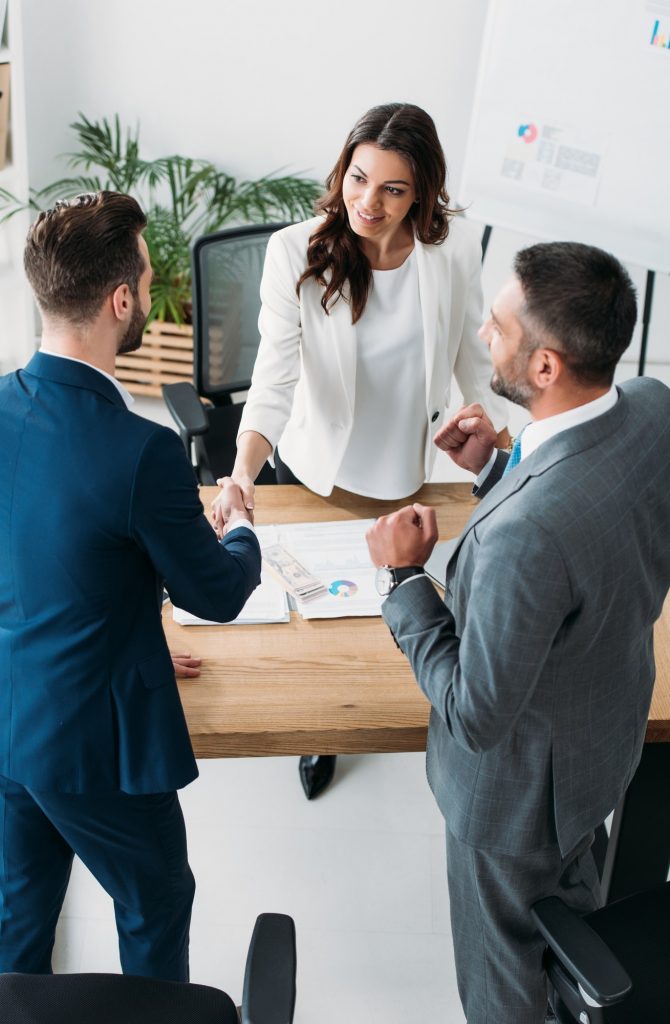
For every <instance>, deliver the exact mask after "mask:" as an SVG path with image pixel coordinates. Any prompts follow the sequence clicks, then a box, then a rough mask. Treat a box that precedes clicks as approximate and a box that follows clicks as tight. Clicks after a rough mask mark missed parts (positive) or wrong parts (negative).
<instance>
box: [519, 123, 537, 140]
mask: <svg viewBox="0 0 670 1024" xmlns="http://www.w3.org/2000/svg"><path fill="white" fill-rule="evenodd" d="M517 135H518V136H519V138H521V139H523V141H524V142H535V139H536V138H537V128H536V126H535V125H534V124H520V125H519V127H518V129H517Z"/></svg>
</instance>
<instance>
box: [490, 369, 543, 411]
mask: <svg viewBox="0 0 670 1024" xmlns="http://www.w3.org/2000/svg"><path fill="white" fill-rule="evenodd" d="M491 391H493V393H494V394H496V395H500V397H501V398H507V399H508V400H509V401H510V402H514V404H515V405H520V406H521V407H522V408H523V409H529V408H530V404H531V402H532V401H533V398H534V397H535V388H534V387H533V386H532V385H531V384H529V383H528V382H527V381H511V380H505V379H504V378H503V377H501V376H500V375H499V374H497V373H494V375H493V376H492V377H491Z"/></svg>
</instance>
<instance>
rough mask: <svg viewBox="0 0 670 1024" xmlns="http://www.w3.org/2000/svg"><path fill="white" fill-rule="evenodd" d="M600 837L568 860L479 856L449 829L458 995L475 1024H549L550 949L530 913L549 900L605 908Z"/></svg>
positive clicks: (544, 854)
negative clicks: (545, 958) (597, 852)
mask: <svg viewBox="0 0 670 1024" xmlns="http://www.w3.org/2000/svg"><path fill="white" fill-rule="evenodd" d="M592 841H593V834H591V835H589V836H586V837H585V838H584V840H583V841H582V842H581V843H579V845H578V846H577V847H575V849H574V850H573V851H571V852H570V854H569V855H568V856H567V857H565V858H562V857H561V854H560V850H559V849H558V846H551V847H547V848H545V849H542V850H538V851H535V852H533V853H530V854H525V855H523V856H509V855H506V854H502V853H497V852H495V851H490V850H479V849H475V848H473V847H472V846H466V845H465V843H462V842H460V841H459V840H458V839H455V838H454V836H452V835H451V833H450V832H449V830H448V829H447V876H448V880H449V901H450V910H451V930H452V934H453V939H454V956H455V960H456V976H457V980H458V991H459V994H460V997H461V1002H462V1004H463V1009H464V1011H465V1016H466V1018H467V1021H468V1024H543V1022H544V1018H545V1012H546V1009H547V995H546V988H545V980H544V972H543V970H542V952H543V949H544V942H543V940H542V938H541V936H540V935H539V933H538V932H537V931H536V929H535V928H534V926H533V922H532V919H531V916H530V907H531V906H532V904H533V903H535V901H536V900H539V899H542V898H543V897H544V896H559V897H560V898H561V899H562V900H564V901H565V903H567V904H568V905H569V906H571V907H574V908H575V909H577V910H580V911H584V912H586V911H589V910H593V909H595V908H596V907H597V906H599V905H600V881H599V878H598V872H597V869H596V865H595V861H594V859H593V855H592V853H591V843H592Z"/></svg>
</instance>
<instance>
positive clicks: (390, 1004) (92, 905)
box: [54, 754, 464, 1024]
mask: <svg viewBox="0 0 670 1024" xmlns="http://www.w3.org/2000/svg"><path fill="white" fill-rule="evenodd" d="M200 771H201V775H200V778H199V779H198V780H197V781H196V782H194V783H193V784H192V785H191V786H189V787H188V788H187V789H186V790H184V791H183V793H182V806H183V808H184V814H185V817H186V825H187V830H188V836H189V848H190V860H191V865H192V868H193V872H194V874H195V876H196V882H197V885H198V890H197V894H196V901H195V906H194V912H193V923H192V930H191V972H192V978H193V980H194V981H200V982H204V983H206V984H211V985H216V986H218V987H222V988H225V989H227V990H228V991H229V992H230V993H231V995H232V996H233V997H234V998H236V999H238V1000H239V998H240V995H241V991H242V978H243V972H244V957H245V953H246V947H247V943H248V941H249V937H250V935H251V931H252V928H253V923H254V920H255V918H256V915H257V914H258V913H260V912H262V911H264V910H275V911H282V912H285V913H289V914H291V915H292V916H293V917H294V919H295V922H296V929H297V937H298V1004H297V1012H296V1024H342V1022H344V1021H346V1022H347V1024H407V1022H412V1024H414V1022H431V1024H433V1022H434V1024H438V1022H444V1024H462V1022H463V1019H464V1018H463V1015H462V1012H461V1008H460V1003H459V1000H458V994H457V991H456V980H455V975H454V968H453V956H452V951H451V938H450V934H449V908H448V897H447V884H446V869H445V865H444V837H443V822H442V818H441V816H440V814H439V812H438V810H437V808H436V806H435V804H434V802H433V798H432V796H431V794H430V791H429V789H428V785H427V783H426V778H425V772H424V756H423V754H379V755H369V756H366V757H351V756H349V757H345V756H342V757H340V758H339V764H338V773H337V776H336V779H335V783H334V784H333V786H332V787H331V788H330V790H329V791H328V792H327V793H325V794H324V795H323V796H322V797H321V798H320V799H318V800H316V801H313V802H312V803H308V802H307V801H306V800H305V798H304V796H303V793H302V789H301V788H300V783H299V780H298V773H297V759H296V758H257V759H251V758H248V759H239V760H229V761H228V760H221V761H201V762H200ZM54 969H55V970H57V971H116V970H119V958H118V950H117V946H116V932H115V928H114V915H113V910H112V905H111V901H110V900H109V898H108V897H107V896H106V894H105V893H104V892H103V891H102V890H101V889H100V888H99V886H98V885H97V883H96V882H95V881H94V879H92V878H91V876H90V875H89V874H88V872H87V871H86V870H85V869H84V868H83V866H82V865H81V864H79V863H77V864H75V869H74V871H73V876H72V881H71V884H70V888H69V891H68V894H67V898H66V902H65V906H64V908H63V914H62V917H61V921H60V924H59V929H58V937H57V946H56V952H55V956H54Z"/></svg>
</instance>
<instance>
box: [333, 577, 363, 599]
mask: <svg viewBox="0 0 670 1024" xmlns="http://www.w3.org/2000/svg"><path fill="white" fill-rule="evenodd" d="M328 593H329V594H332V595H333V597H353V596H354V594H357V593H358V586H357V584H356V583H354V582H353V580H333V582H332V583H331V584H330V586H329V587H328Z"/></svg>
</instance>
